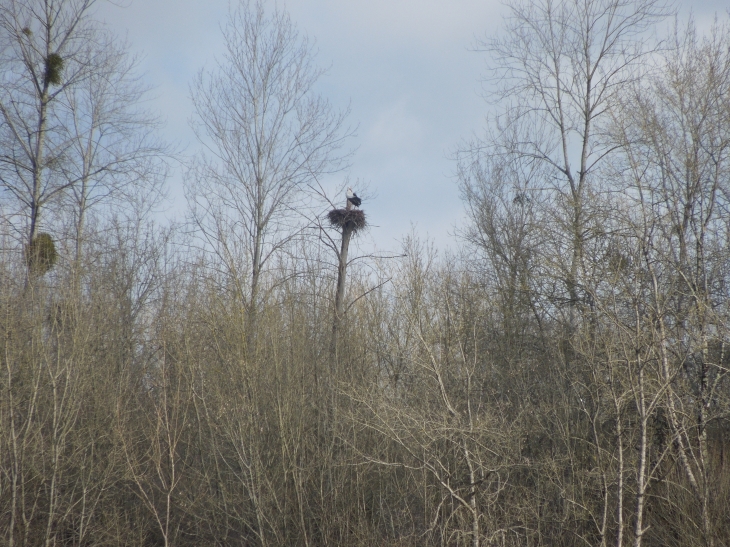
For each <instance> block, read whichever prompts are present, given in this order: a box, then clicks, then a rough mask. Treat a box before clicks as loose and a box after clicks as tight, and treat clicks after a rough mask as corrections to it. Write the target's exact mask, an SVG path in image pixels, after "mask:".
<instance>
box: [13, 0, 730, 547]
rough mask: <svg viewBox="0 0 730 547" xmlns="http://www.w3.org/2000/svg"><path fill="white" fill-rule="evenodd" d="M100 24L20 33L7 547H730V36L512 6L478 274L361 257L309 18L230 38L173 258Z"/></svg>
mask: <svg viewBox="0 0 730 547" xmlns="http://www.w3.org/2000/svg"><path fill="white" fill-rule="evenodd" d="M94 3H95V2H94V0H3V2H2V3H1V5H0V63H1V64H2V78H1V79H0V141H1V144H0V256H1V260H0V365H1V366H0V392H1V394H0V544H2V545H8V546H10V547H16V546H38V545H45V546H51V545H55V546H87V545H89V546H90V545H110V546H112V545H114V546H122V545H130V546H132V545H134V546H137V545H149V546H158V545H159V546H165V547H168V546H170V547H172V546H181V547H183V546H209V545H221V546H224V545H225V546H228V545H241V546H244V545H245V546H262V547H265V546H271V547H274V546H280V545H292V546H294V545H296V546H307V547H314V546H341V545H353V546H371V545H393V546H400V547H406V546H471V547H480V546H481V547H487V546H495V547H497V546H500V547H507V546H552V545H561V546H576V547H577V546H586V545H590V546H597V547H598V546H600V547H607V546H616V547H622V546H626V547H628V546H634V547H639V546H642V545H643V546H645V547H648V546H657V547H659V546H683V547H684V546H702V547H721V546H728V545H730V518H728V515H730V463H728V458H730V454H728V451H729V450H730V377H729V376H728V373H730V347H728V346H727V343H728V342H730V332H729V330H730V320H729V319H730V317H729V315H730V305H729V303H730V299H729V297H730V294H729V292H730V211H729V210H728V208H729V206H730V20H728V17H727V15H724V16H718V19H717V20H716V22H715V24H714V25H713V26H712V28H711V29H709V30H707V31H702V32H700V31H699V30H697V29H696V28H695V25H694V23H693V22H692V21H691V20H690V21H687V20H680V19H678V18H675V17H674V15H673V13H672V11H671V10H670V9H669V8H668V6H667V5H665V4H663V3H661V2H659V1H657V0H633V1H630V2H626V1H623V0H584V1H581V2H577V1H572V0H565V1H552V0H535V1H524V2H523V1H521V0H512V1H510V2H509V6H508V8H509V9H508V11H509V13H508V17H507V18H506V19H505V22H504V26H503V28H502V30H501V32H500V33H499V35H498V36H497V37H485V38H484V40H483V41H481V42H479V44H478V46H477V48H478V49H479V50H483V53H482V54H483V55H484V56H485V59H488V63H489V73H488V74H489V76H488V78H489V80H488V81H489V82H490V86H492V87H490V88H489V89H495V90H496V91H493V92H491V95H490V99H492V100H494V103H495V104H494V106H495V113H496V114H495V116H494V117H493V118H491V119H490V120H489V121H488V122H487V124H486V127H485V131H484V133H483V135H482V136H481V137H479V138H474V139H473V140H471V141H468V142H466V141H465V142H464V143H463V144H462V145H461V146H460V147H459V149H458V152H456V154H455V156H456V157H455V169H456V170H457V173H458V180H459V183H458V187H457V186H455V187H454V192H460V193H461V196H462V198H463V202H464V207H465V211H466V215H467V217H468V223H467V228H466V229H465V230H464V231H463V232H462V233H461V234H460V242H459V243H460V245H461V249H462V250H460V251H458V252H456V253H455V254H453V255H452V256H448V257H444V256H440V255H439V254H438V253H436V252H435V251H434V250H433V249H432V248H431V246H430V245H429V243H428V242H427V241H423V240H421V239H419V238H418V237H417V236H416V235H411V236H408V237H406V238H405V239H404V241H403V248H402V249H401V250H400V253H401V254H402V256H400V257H398V258H390V259H383V258H377V257H373V258H364V259H362V260H353V259H351V258H350V259H348V254H347V253H348V247H346V246H345V245H344V242H343V237H344V236H346V239H347V245H350V237H351V236H352V238H353V240H357V238H359V237H363V236H362V234H361V233H349V232H348V233H346V234H344V233H343V232H345V231H346V230H345V229H344V228H343V226H338V225H337V224H336V223H335V224H333V225H328V224H327V223H326V222H325V219H326V215H327V211H328V210H330V209H332V208H333V207H343V206H344V205H345V203H344V194H343V195H342V196H337V197H333V196H330V198H331V199H333V200H335V201H333V202H331V203H327V202H326V200H324V199H323V190H322V187H321V186H319V182H318V181H319V180H320V178H321V177H322V176H323V175H328V174H329V175H331V174H332V173H338V172H341V171H342V170H343V169H344V168H346V167H347V160H348V157H349V150H350V146H351V145H350V143H349V137H350V136H351V132H350V130H349V129H348V125H347V120H346V117H347V112H339V111H337V110H336V109H334V108H333V107H332V106H331V105H330V104H329V103H328V101H327V100H326V99H325V98H323V97H321V96H319V95H318V94H317V92H316V89H317V87H316V82H317V80H318V77H319V76H320V75H321V74H322V72H321V70H320V69H319V68H318V67H317V64H316V62H315V59H314V51H313V49H312V46H311V43H310V42H309V41H307V39H306V38H305V37H303V36H302V35H301V34H300V33H299V32H298V31H297V29H296V25H295V24H294V23H293V22H292V21H291V20H290V19H289V17H288V15H287V14H286V13H285V12H283V11H275V10H273V9H268V8H267V7H266V5H265V4H264V3H263V2H246V1H244V2H241V3H240V5H237V4H235V3H234V5H233V6H232V11H231V14H230V20H229V22H228V24H227V26H224V27H223V32H224V35H225V41H226V52H227V53H226V54H225V56H224V57H223V58H222V59H220V60H219V62H218V64H216V65H214V66H212V68H210V69H209V70H207V71H204V72H201V73H200V74H199V76H198V77H197V78H196V80H195V81H194V82H192V84H191V95H192V100H193V104H194V109H195V113H196V115H195V118H194V120H193V121H192V123H193V124H194V127H195V129H196V132H197V134H198V136H199V139H200V142H201V144H202V146H203V149H204V152H203V153H201V154H200V155H199V156H197V157H195V158H191V159H189V161H187V163H186V165H187V172H186V175H185V177H186V179H185V180H186V195H187V198H188V203H189V213H188V217H187V221H186V222H185V223H184V224H182V225H179V226H163V225H160V224H159V222H158V221H156V220H155V217H153V215H152V214H151V211H152V209H153V208H154V204H155V202H156V201H155V200H156V199H157V197H159V196H160V195H161V193H162V192H163V190H164V182H165V177H166V175H167V172H168V165H169V162H170V158H171V154H172V151H171V149H170V148H169V147H168V146H167V145H166V144H165V143H164V142H162V141H161V140H160V139H158V138H157V137H155V134H156V133H155V131H156V129H157V127H158V125H159V123H158V120H157V119H156V117H155V115H154V113H151V112H148V111H147V110H146V107H145V106H144V104H145V103H144V99H145V97H146V94H147V90H146V89H145V88H144V86H143V85H142V83H141V82H140V80H139V79H138V76H137V75H136V72H135V70H136V69H135V60H134V58H133V57H132V56H131V54H130V53H129V46H128V45H123V46H119V45H116V46H115V45H113V44H119V42H118V41H114V37H113V36H111V35H109V33H108V31H107V30H106V29H104V27H102V26H101V25H99V24H98V23H97V22H96V21H95V20H94V17H93V7H94ZM476 76H477V75H475V77H476ZM464 85H470V82H465V83H464ZM344 176H345V175H344V174H343V178H344ZM367 207H368V202H367V200H364V201H363V209H367ZM362 218H363V221H364V216H363V217H362ZM341 242H342V244H341ZM349 252H350V253H351V254H350V255H349V256H350V257H352V256H353V255H352V253H353V248H352V247H349ZM343 255H344V257H345V258H344V264H343V259H342V256H343ZM343 269H344V271H346V272H347V285H346V287H345V285H344V278H343V274H342V271H343ZM373 272H376V273H373ZM338 276H339V279H340V281H339V282H338ZM333 348H334V350H333Z"/></svg>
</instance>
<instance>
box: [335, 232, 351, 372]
mask: <svg viewBox="0 0 730 547" xmlns="http://www.w3.org/2000/svg"><path fill="white" fill-rule="evenodd" d="M353 228H354V226H353V225H352V223H350V222H348V223H346V224H345V226H344V227H343V228H342V246H341V248H340V254H339V264H338V267H337V292H336V293H335V316H334V319H333V321H332V343H331V345H330V353H331V357H332V364H333V366H334V364H335V363H336V362H337V355H338V351H337V350H338V348H339V338H340V333H341V330H342V319H343V318H344V315H345V285H346V282H347V253H348V251H349V249H350V238H351V237H352V231H353Z"/></svg>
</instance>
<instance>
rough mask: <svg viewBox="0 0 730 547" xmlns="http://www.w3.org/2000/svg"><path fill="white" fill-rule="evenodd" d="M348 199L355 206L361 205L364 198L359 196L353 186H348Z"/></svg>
mask: <svg viewBox="0 0 730 547" xmlns="http://www.w3.org/2000/svg"><path fill="white" fill-rule="evenodd" d="M347 201H348V202H350V203H352V204H353V205H354V206H355V207H360V204H361V203H362V200H361V199H360V198H359V197H357V194H356V193H355V192H353V191H352V188H350V187H348V188H347Z"/></svg>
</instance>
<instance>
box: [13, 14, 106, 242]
mask: <svg viewBox="0 0 730 547" xmlns="http://www.w3.org/2000/svg"><path fill="white" fill-rule="evenodd" d="M94 2H95V0H44V1H42V2H37V1H33V0H9V1H7V2H3V4H2V7H0V47H1V48H2V49H1V50H0V63H2V65H3V75H2V80H1V82H0V116H1V117H2V121H3V123H2V125H1V126H0V141H1V142H2V153H0V188H2V190H3V191H4V192H5V193H7V194H9V195H10V196H12V198H14V200H15V201H16V202H18V204H19V205H20V208H22V209H23V210H24V216H25V218H26V220H27V226H26V227H25V228H23V232H24V235H23V238H22V239H23V240H25V242H26V244H30V243H31V242H32V241H33V238H34V237H35V235H36V234H37V232H38V229H39V223H40V219H41V211H42V210H43V208H44V207H45V206H46V205H47V204H48V202H49V201H50V200H52V199H54V198H55V197H57V196H58V194H59V193H60V192H62V191H63V190H65V189H66V188H67V187H68V186H69V185H70V184H71V183H70V182H69V181H68V180H67V179H66V178H64V177H63V176H61V174H60V172H59V166H60V165H62V164H63V163H64V161H65V156H66V152H67V148H68V142H67V140H66V138H65V136H64V134H63V129H64V127H65V121H66V114H67V110H66V108H65V105H64V104H63V101H62V98H63V94H64V93H65V91H66V90H67V89H69V88H72V87H73V86H75V85H78V84H79V83H80V82H83V81H84V80H85V79H86V78H88V77H89V74H90V72H91V71H93V70H94V64H93V59H92V52H93V49H94V44H95V41H96V37H97V29H96V26H95V25H94V23H93V22H92V20H91V19H90V17H89V15H90V13H89V12H90V8H91V6H92V5H93V4H94Z"/></svg>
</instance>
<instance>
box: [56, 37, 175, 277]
mask: <svg viewBox="0 0 730 547" xmlns="http://www.w3.org/2000/svg"><path fill="white" fill-rule="evenodd" d="M96 36H97V46H96V48H95V55H94V70H93V71H92V72H90V73H89V74H88V75H87V77H86V78H85V79H84V80H83V81H81V82H79V83H78V84H77V85H74V86H72V87H71V86H69V87H66V88H65V89H64V93H63V97H62V99H63V102H64V105H65V108H66V109H67V114H68V117H67V119H66V123H65V125H64V127H63V128H62V132H63V136H64V138H65V142H66V144H67V146H68V148H67V149H66V151H65V161H64V162H63V164H62V165H61V166H60V168H61V172H62V174H63V180H64V181H65V182H64V183H65V184H68V185H69V186H70V192H68V200H67V203H68V205H69V206H70V208H71V210H72V214H73V228H74V232H75V234H74V236H75V242H76V245H75V255H76V261H77V263H78V261H79V260H80V259H81V254H82V248H83V240H84V229H85V227H86V226H85V223H86V221H87V216H88V213H89V210H90V209H91V208H92V207H96V206H99V205H102V204H104V203H107V204H108V203H109V202H110V201H111V200H112V199H113V200H114V206H115V212H116V213H118V212H119V208H120V207H122V206H123V204H124V203H125V202H126V203H131V202H133V201H139V200H140V199H141V200H142V201H144V202H145V204H146V206H147V207H149V206H154V204H155V203H157V199H156V198H158V197H159V196H160V192H161V191H162V186H161V185H162V183H163V181H164V178H165V175H166V171H167V169H166V164H165V161H164V158H165V156H167V155H168V153H169V148H168V147H167V146H166V145H165V144H164V143H162V142H161V141H160V140H159V139H157V138H156V136H155V131H156V129H157V128H158V126H159V121H158V120H157V119H156V118H155V117H154V116H153V115H152V114H151V113H149V112H147V111H145V110H144V108H143V106H142V105H143V102H144V100H145V97H146V93H147V89H146V88H145V86H144V85H143V84H142V83H141V82H140V80H139V77H138V76H137V75H136V74H135V68H136V65H137V63H136V60H135V59H134V58H133V57H131V56H130V55H129V53H128V49H129V48H128V46H127V44H117V43H116V39H115V37H113V36H111V35H110V34H109V33H106V32H101V31H99V32H97V33H96ZM59 129H61V128H59ZM137 205H139V203H138V204H137Z"/></svg>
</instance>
